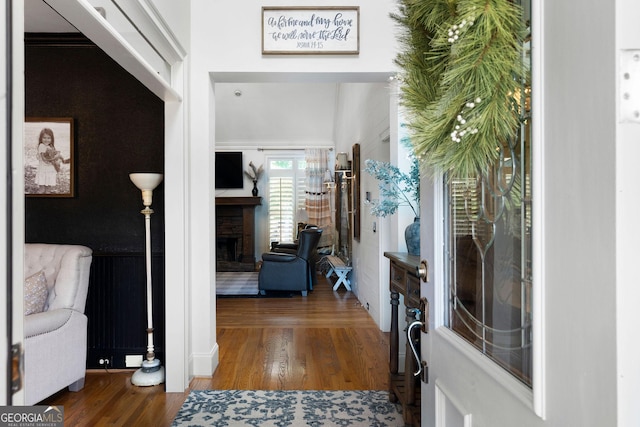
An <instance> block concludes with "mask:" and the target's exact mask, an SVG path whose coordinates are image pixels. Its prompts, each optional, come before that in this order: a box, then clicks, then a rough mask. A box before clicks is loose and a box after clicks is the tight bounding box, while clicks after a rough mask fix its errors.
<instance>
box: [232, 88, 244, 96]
mask: <svg viewBox="0 0 640 427" xmlns="http://www.w3.org/2000/svg"><path fill="white" fill-rule="evenodd" d="M233 94H234V95H235V96H242V91H241V90H240V89H236V90H235V92H233Z"/></svg>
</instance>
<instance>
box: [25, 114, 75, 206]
mask: <svg viewBox="0 0 640 427" xmlns="http://www.w3.org/2000/svg"><path fill="white" fill-rule="evenodd" d="M23 137H24V140H23V141H24V193H25V195H26V196H29V197H74V168H75V164H74V158H73V151H74V150H73V119H72V118H68V117H47V118H40V117H37V118H26V119H25V123H24V135H23Z"/></svg>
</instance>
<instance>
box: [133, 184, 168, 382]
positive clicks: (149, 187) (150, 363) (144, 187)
mask: <svg viewBox="0 0 640 427" xmlns="http://www.w3.org/2000/svg"><path fill="white" fill-rule="evenodd" d="M129 178H130V179H131V181H132V182H133V183H134V184H135V186H136V187H138V188H139V189H140V191H142V203H143V205H144V209H143V210H141V211H140V213H141V214H143V215H144V228H145V259H146V270H147V355H146V360H144V361H143V362H142V367H141V368H140V369H138V370H137V371H135V372H134V373H133V376H132V377H131V383H132V384H133V385H137V386H153V385H158V384H161V383H163V382H164V367H163V366H162V365H161V363H160V360H158V359H156V354H155V349H154V346H153V298H152V289H153V288H152V286H151V284H152V283H151V214H152V213H153V209H151V201H152V198H153V190H154V189H155V188H156V187H157V186H158V185H159V184H160V182H162V178H163V176H162V174H159V173H132V174H129Z"/></svg>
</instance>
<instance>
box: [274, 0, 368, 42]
mask: <svg viewBox="0 0 640 427" xmlns="http://www.w3.org/2000/svg"><path fill="white" fill-rule="evenodd" d="M359 13H360V8H359V7H326V8H323V7H320V8H311V7H300V8H286V9H284V8H276V7H263V8H262V53H263V54H357V53H358V51H359V31H358V19H359Z"/></svg>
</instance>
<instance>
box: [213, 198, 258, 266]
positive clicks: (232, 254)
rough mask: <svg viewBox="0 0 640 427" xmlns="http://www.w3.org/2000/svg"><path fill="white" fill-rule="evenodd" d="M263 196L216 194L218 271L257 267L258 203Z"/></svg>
mask: <svg viewBox="0 0 640 427" xmlns="http://www.w3.org/2000/svg"><path fill="white" fill-rule="evenodd" d="M261 204H262V198H261V197H216V271H255V268H256V265H255V264H256V257H255V253H254V252H255V250H254V246H255V207H256V206H258V205H261Z"/></svg>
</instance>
